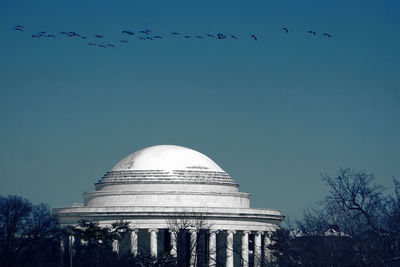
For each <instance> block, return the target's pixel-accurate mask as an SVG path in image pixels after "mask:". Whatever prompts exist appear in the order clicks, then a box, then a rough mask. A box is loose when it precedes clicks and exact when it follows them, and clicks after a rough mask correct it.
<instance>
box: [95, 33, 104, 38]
mask: <svg viewBox="0 0 400 267" xmlns="http://www.w3.org/2000/svg"><path fill="white" fill-rule="evenodd" d="M94 36H96V38H99V39H100V38H104V36H103V35H101V34H95V35H94Z"/></svg>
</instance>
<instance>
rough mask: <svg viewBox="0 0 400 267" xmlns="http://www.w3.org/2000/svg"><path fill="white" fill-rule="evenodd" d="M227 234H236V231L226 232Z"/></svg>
mask: <svg viewBox="0 0 400 267" xmlns="http://www.w3.org/2000/svg"><path fill="white" fill-rule="evenodd" d="M226 232H227V233H228V234H236V230H226Z"/></svg>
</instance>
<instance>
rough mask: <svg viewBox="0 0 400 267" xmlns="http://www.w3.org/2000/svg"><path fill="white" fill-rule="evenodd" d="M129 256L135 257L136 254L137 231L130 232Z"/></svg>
mask: <svg viewBox="0 0 400 267" xmlns="http://www.w3.org/2000/svg"><path fill="white" fill-rule="evenodd" d="M130 237H131V244H130V245H131V254H132V255H133V256H134V257H136V256H137V253H138V229H133V230H132V231H131V236H130Z"/></svg>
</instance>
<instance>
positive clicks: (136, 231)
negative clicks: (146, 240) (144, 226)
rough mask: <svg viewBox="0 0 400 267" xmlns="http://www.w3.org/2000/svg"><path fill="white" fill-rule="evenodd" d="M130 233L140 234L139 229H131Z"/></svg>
mask: <svg viewBox="0 0 400 267" xmlns="http://www.w3.org/2000/svg"><path fill="white" fill-rule="evenodd" d="M130 231H131V232H135V233H138V232H139V229H137V228H133V229H130Z"/></svg>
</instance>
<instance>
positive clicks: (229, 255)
mask: <svg viewBox="0 0 400 267" xmlns="http://www.w3.org/2000/svg"><path fill="white" fill-rule="evenodd" d="M227 233H228V235H227V236H226V267H233V235H234V234H235V233H236V232H235V231H234V230H228V231H227Z"/></svg>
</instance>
